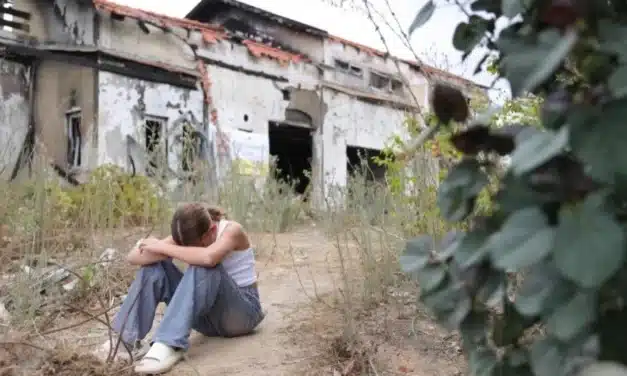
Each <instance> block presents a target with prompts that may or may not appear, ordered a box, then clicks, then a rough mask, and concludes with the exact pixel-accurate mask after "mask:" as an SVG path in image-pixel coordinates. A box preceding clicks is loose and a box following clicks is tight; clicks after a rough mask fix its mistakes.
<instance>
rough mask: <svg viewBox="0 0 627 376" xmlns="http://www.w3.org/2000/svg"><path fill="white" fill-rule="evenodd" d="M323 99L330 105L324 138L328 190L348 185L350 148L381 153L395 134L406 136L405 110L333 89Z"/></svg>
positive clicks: (325, 179) (325, 119)
mask: <svg viewBox="0 0 627 376" xmlns="http://www.w3.org/2000/svg"><path fill="white" fill-rule="evenodd" d="M324 99H325V102H326V103H327V105H328V111H327V114H326V116H325V118H324V132H323V137H322V139H323V141H322V142H323V143H324V145H323V150H324V154H323V155H324V156H323V158H324V163H323V165H324V171H323V176H324V181H325V183H324V185H325V187H331V186H337V187H343V186H345V185H346V181H347V177H348V176H347V170H346V164H347V157H346V147H347V146H357V147H363V148H369V149H375V150H381V149H383V148H384V147H385V145H386V143H387V142H388V141H389V140H390V139H391V138H392V137H393V136H394V135H399V136H401V137H407V134H406V132H405V128H404V126H403V122H404V121H405V112H404V111H403V110H400V109H394V108H391V107H386V106H382V105H377V104H371V103H367V102H364V101H363V100H359V99H357V98H354V97H351V96H349V95H347V94H344V93H338V92H335V91H332V90H325V93H324Z"/></svg>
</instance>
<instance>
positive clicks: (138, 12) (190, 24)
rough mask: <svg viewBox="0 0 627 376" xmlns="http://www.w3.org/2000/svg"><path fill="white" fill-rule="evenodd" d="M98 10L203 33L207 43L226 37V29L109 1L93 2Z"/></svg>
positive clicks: (96, 0)
mask: <svg viewBox="0 0 627 376" xmlns="http://www.w3.org/2000/svg"><path fill="white" fill-rule="evenodd" d="M92 1H93V3H94V6H95V7H96V9H98V10H100V11H106V12H111V13H117V14H120V15H123V16H126V17H130V18H134V19H137V20H142V21H146V22H150V23H153V24H156V25H159V26H161V27H167V26H169V27H180V28H184V29H190V30H198V31H200V32H201V33H202V35H203V39H204V40H205V42H207V43H215V42H216V41H218V40H219V39H222V38H224V37H225V36H226V33H225V32H224V29H223V28H222V27H219V26H213V25H208V24H205V23H202V22H198V21H193V20H187V19H184V18H176V17H170V16H166V15H163V14H159V13H154V12H150V11H147V10H143V9H138V8H132V7H129V6H126V5H120V4H116V3H113V2H111V1H107V0H92Z"/></svg>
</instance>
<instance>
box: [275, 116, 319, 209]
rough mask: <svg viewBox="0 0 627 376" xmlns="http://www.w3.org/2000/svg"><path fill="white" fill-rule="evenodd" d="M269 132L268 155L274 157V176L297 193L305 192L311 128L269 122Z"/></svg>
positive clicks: (309, 156) (310, 155)
mask: <svg viewBox="0 0 627 376" xmlns="http://www.w3.org/2000/svg"><path fill="white" fill-rule="evenodd" d="M269 133H270V134H269V139H270V155H272V156H273V157H274V158H275V159H276V165H275V175H274V178H275V179H277V180H279V181H282V182H286V183H289V184H292V185H293V187H294V191H295V192H296V193H297V194H305V193H307V191H308V190H307V187H308V186H309V176H310V174H311V161H312V158H313V137H312V135H311V130H310V129H307V128H303V127H296V126H291V125H286V124H276V123H270V130H269ZM304 199H306V197H304Z"/></svg>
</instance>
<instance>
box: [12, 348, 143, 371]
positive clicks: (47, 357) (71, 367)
mask: <svg viewBox="0 0 627 376" xmlns="http://www.w3.org/2000/svg"><path fill="white" fill-rule="evenodd" d="M23 375H24V376H25V375H28V376H76V375H82V376H110V375H120V376H131V375H135V373H134V372H133V369H132V367H130V366H129V364H128V362H126V361H123V360H120V361H117V362H114V363H105V362H103V361H102V360H100V359H98V358H97V357H96V356H94V355H92V354H88V353H84V352H79V351H77V350H75V349H68V348H65V347H61V346H59V347H56V348H53V349H44V348H35V346H34V345H33V346H31V345H29V344H27V343H2V342H0V376H23Z"/></svg>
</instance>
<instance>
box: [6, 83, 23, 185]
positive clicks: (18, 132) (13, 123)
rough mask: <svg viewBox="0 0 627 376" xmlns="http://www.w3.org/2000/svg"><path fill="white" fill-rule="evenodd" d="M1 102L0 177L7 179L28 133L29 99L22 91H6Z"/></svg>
mask: <svg viewBox="0 0 627 376" xmlns="http://www.w3.org/2000/svg"><path fill="white" fill-rule="evenodd" d="M0 95H2V96H3V97H4V98H5V99H3V100H2V103H1V104H0V179H2V180H7V179H8V178H9V177H10V176H11V173H12V172H13V168H14V167H15V164H16V163H17V159H18V157H19V154H20V150H21V149H22V146H23V145H24V140H25V139H26V134H27V133H28V101H27V100H26V98H25V96H24V95H23V94H20V93H4V92H2V93H1V94H0Z"/></svg>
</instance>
